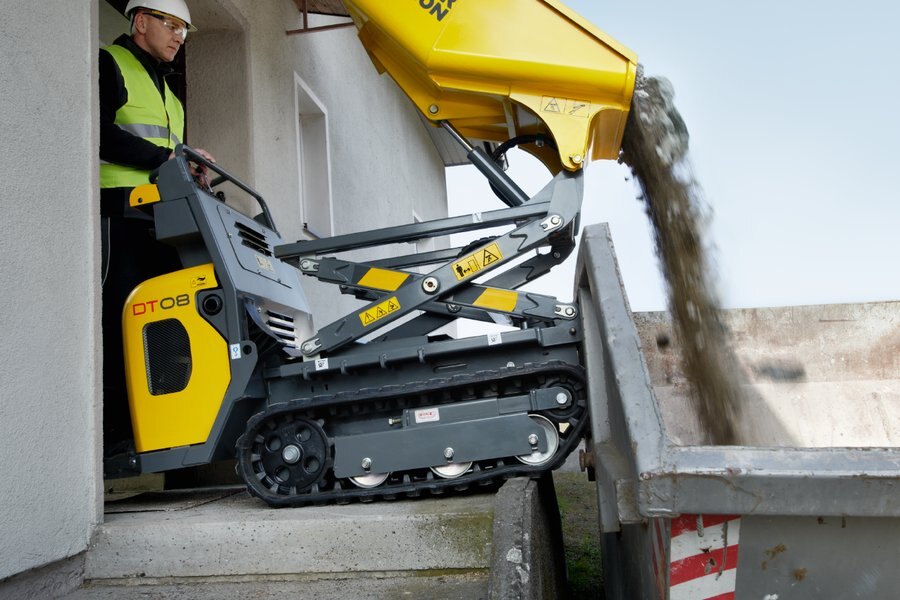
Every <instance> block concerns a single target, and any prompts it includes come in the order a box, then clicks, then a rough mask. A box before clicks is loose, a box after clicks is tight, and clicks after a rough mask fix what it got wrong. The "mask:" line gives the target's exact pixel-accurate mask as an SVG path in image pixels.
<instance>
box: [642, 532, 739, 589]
mask: <svg viewBox="0 0 900 600" xmlns="http://www.w3.org/2000/svg"><path fill="white" fill-rule="evenodd" d="M666 525H668V527H666ZM667 528H668V529H669V534H668V537H669V544H668V553H666V552H665V550H666V547H665V546H666V544H665V539H666V537H667V536H666V531H665V530H666V529H667ZM740 536H741V520H740V517H738V516H733V515H682V516H680V517H678V518H677V519H672V520H671V522H670V523H665V522H664V520H663V519H653V529H652V533H651V540H652V546H653V548H652V553H653V558H652V560H653V570H654V575H655V576H656V582H657V590H658V591H659V594H660V598H662V599H665V598H666V595H665V590H666V587H668V599H669V600H734V592H735V583H736V579H737V563H738V544H739V541H740ZM666 564H668V570H666V569H665V568H664V566H665V565H666ZM666 575H668V582H666V581H665V579H664V578H665V576H666Z"/></svg>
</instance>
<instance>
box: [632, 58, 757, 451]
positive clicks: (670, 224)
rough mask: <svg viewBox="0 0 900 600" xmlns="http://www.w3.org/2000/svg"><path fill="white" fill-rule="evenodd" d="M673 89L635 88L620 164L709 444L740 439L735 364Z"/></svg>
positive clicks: (647, 84)
mask: <svg viewBox="0 0 900 600" xmlns="http://www.w3.org/2000/svg"><path fill="white" fill-rule="evenodd" d="M674 96H675V92H674V89H673V87H672V84H671V83H670V82H669V81H668V80H667V79H665V78H656V77H652V78H651V77H644V76H643V73H642V71H641V70H639V72H638V79H637V82H636V84H635V91H634V99H633V100H632V106H631V113H630V115H629V117H628V124H627V125H626V127H625V137H624V140H623V143H622V160H623V162H625V163H626V164H627V165H628V166H629V167H631V170H632V173H633V174H634V176H635V179H636V180H637V182H638V184H639V185H640V187H641V190H642V195H643V200H644V202H645V203H646V209H647V214H648V216H649V217H650V220H651V222H652V224H653V230H654V236H655V240H656V252H657V255H658V256H659V259H660V262H661V264H662V268H663V272H664V276H665V280H666V285H667V288H668V294H669V310H670V311H671V313H672V317H673V320H674V322H675V327H676V331H677V335H678V337H679V338H680V341H681V346H682V362H683V369H684V372H685V375H686V376H687V378H688V380H689V381H690V382H691V385H692V388H693V389H692V393H691V397H692V400H693V402H694V405H695V408H696V410H697V414H698V417H699V419H700V423H701V426H702V427H703V428H704V430H705V432H706V434H707V436H708V439H707V442H709V443H712V444H720V445H728V444H734V443H736V442H737V439H736V423H737V418H738V414H739V407H740V405H741V402H740V394H741V389H740V385H739V384H740V381H739V379H738V377H739V369H738V367H737V364H738V363H737V359H736V358H735V355H734V353H733V351H732V350H731V347H730V344H729V341H728V337H727V334H726V330H725V328H724V326H723V324H722V321H721V319H720V312H719V308H718V301H717V298H716V295H715V292H714V289H713V286H712V284H711V282H710V280H709V276H708V273H709V263H708V260H707V248H706V246H705V244H704V240H703V233H704V226H705V224H706V222H707V220H708V215H709V210H708V208H707V206H706V204H705V203H704V201H703V197H702V193H701V190H700V186H699V185H698V184H697V181H696V180H695V179H694V175H693V171H692V168H691V165H690V161H689V157H688V139H689V136H688V131H687V127H686V126H685V124H684V120H683V119H682V118H681V115H680V114H679V113H678V111H677V109H676V108H675V105H674V103H673V100H674Z"/></svg>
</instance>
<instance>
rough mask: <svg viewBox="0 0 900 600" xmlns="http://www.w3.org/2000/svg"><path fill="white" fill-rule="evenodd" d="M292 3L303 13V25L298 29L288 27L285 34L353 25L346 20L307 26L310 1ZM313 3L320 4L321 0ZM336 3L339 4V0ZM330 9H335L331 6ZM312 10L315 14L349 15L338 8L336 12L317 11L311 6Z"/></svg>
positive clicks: (296, 0) (301, 0)
mask: <svg viewBox="0 0 900 600" xmlns="http://www.w3.org/2000/svg"><path fill="white" fill-rule="evenodd" d="M294 3H295V4H296V5H297V8H298V9H299V10H300V12H301V13H303V27H301V28H300V29H289V30H287V31H285V32H284V33H285V34H286V35H296V34H299V33H311V32H313V31H328V30H330V29H342V28H344V27H349V26H351V25H353V22H352V21H348V22H347V23H336V24H334V25H321V26H319V27H310V26H309V12H310V6H309V5H310V2H309V0H294ZM314 4H321V2H317V3H314ZM337 4H340V3H339V2H338V3H337ZM341 6H342V5H341ZM332 10H335V9H333V8H332ZM313 12H314V13H316V14H326V15H330V16H335V17H349V16H350V15H348V14H346V13H341V12H340V11H339V10H338V11H337V12H319V10H316V7H315V6H313Z"/></svg>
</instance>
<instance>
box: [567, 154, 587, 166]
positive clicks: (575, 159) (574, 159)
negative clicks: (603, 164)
mask: <svg viewBox="0 0 900 600" xmlns="http://www.w3.org/2000/svg"><path fill="white" fill-rule="evenodd" d="M569 158H570V159H571V160H572V162H573V163H575V164H576V165H580V164H581V161H583V160H584V157H583V156H581V155H580V154H573V155H571V156H570V157H569Z"/></svg>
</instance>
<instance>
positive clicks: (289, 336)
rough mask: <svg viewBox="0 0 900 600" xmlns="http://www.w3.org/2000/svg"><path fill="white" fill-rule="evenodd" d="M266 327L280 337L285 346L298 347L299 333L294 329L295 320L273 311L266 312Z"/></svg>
mask: <svg viewBox="0 0 900 600" xmlns="http://www.w3.org/2000/svg"><path fill="white" fill-rule="evenodd" d="M266 325H268V326H269V329H270V330H271V331H272V333H274V334H275V335H276V336H277V337H278V341H280V342H281V343H282V344H284V345H285V346H289V347H291V348H296V347H297V333H296V331H295V329H294V319H293V317H289V316H287V315H283V314H280V313H277V312H274V311H271V310H268V311H266Z"/></svg>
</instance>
